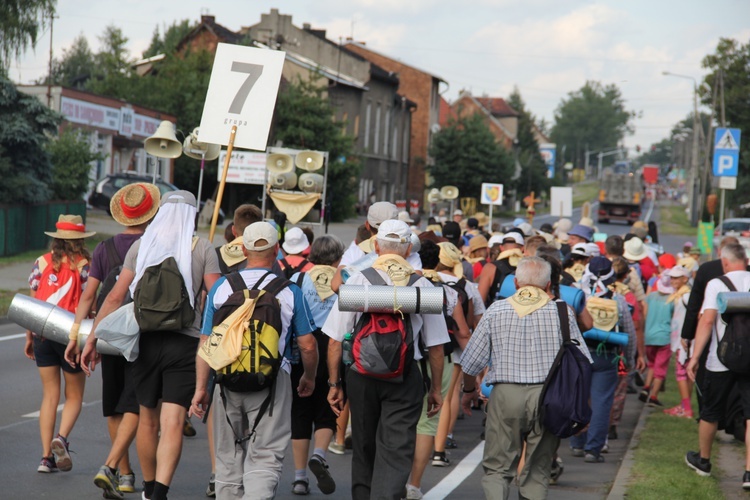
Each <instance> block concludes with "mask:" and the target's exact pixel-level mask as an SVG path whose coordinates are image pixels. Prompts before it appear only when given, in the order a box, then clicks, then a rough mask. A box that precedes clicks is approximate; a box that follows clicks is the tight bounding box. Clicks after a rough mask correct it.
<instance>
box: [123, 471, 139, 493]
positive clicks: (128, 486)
mask: <svg viewBox="0 0 750 500" xmlns="http://www.w3.org/2000/svg"><path fill="white" fill-rule="evenodd" d="M120 493H135V472H131V473H130V474H120Z"/></svg>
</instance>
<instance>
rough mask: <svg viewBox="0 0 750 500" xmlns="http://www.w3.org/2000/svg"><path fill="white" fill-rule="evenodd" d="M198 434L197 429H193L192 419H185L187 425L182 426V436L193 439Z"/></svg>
mask: <svg viewBox="0 0 750 500" xmlns="http://www.w3.org/2000/svg"><path fill="white" fill-rule="evenodd" d="M196 434H197V432H195V427H193V423H192V422H191V421H190V417H185V423H184V424H183V426H182V435H183V436H186V437H193V436H195V435H196Z"/></svg>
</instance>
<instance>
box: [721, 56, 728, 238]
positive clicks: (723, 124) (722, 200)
mask: <svg viewBox="0 0 750 500" xmlns="http://www.w3.org/2000/svg"><path fill="white" fill-rule="evenodd" d="M719 91H720V92H721V127H722V128H725V127H726V126H727V121H726V120H727V117H726V114H724V70H723V69H722V68H719ZM726 191H727V190H726V189H722V190H721V203H720V205H719V225H720V226H721V225H722V223H723V222H724V196H725V194H726Z"/></svg>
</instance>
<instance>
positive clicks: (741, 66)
mask: <svg viewBox="0 0 750 500" xmlns="http://www.w3.org/2000/svg"><path fill="white" fill-rule="evenodd" d="M702 65H703V67H704V68H705V69H707V70H709V73H708V74H707V75H706V76H705V78H704V82H705V83H704V85H702V86H701V87H699V92H700V94H701V99H702V101H703V103H704V104H707V105H711V104H712V103H713V97H714V94H716V93H717V92H718V94H717V97H718V99H717V101H716V103H717V104H716V109H715V110H714V120H715V121H716V122H718V123H717V124H716V126H721V98H722V95H721V91H720V88H719V86H717V82H718V83H721V80H722V79H723V83H724V95H723V99H724V110H725V111H724V115H725V125H726V126H727V127H733V128H739V129H741V130H742V132H743V135H746V134H747V133H748V131H750V42H747V43H744V44H742V43H740V42H738V41H737V40H734V39H731V38H721V39H720V40H719V43H718V44H717V46H716V51H715V52H714V53H713V54H709V55H707V56H706V57H704V58H703V63H702ZM719 73H721V76H722V78H721V79H719V78H717V75H718V74H719ZM708 139H709V141H711V142H712V141H713V139H714V138H713V137H709V138H708ZM748 192H750V140H748V139H747V137H742V141H741V142H740V162H739V175H738V176H737V189H736V190H729V191H727V199H728V204H727V206H728V207H732V206H736V205H738V204H740V203H744V202H746V201H747V194H746V193H748Z"/></svg>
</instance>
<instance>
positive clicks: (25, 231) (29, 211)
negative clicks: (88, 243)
mask: <svg viewBox="0 0 750 500" xmlns="http://www.w3.org/2000/svg"><path fill="white" fill-rule="evenodd" d="M60 214H75V215H80V216H81V217H83V219H84V221H85V220H86V202H85V201H81V200H76V201H50V202H47V203H40V204H37V205H0V257H7V256H9V255H15V254H17V253H21V252H25V251H27V250H41V249H44V248H46V247H47V245H48V243H49V236H47V235H46V234H44V231H54V230H55V223H56V222H57V217H58V216H59V215H60Z"/></svg>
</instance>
